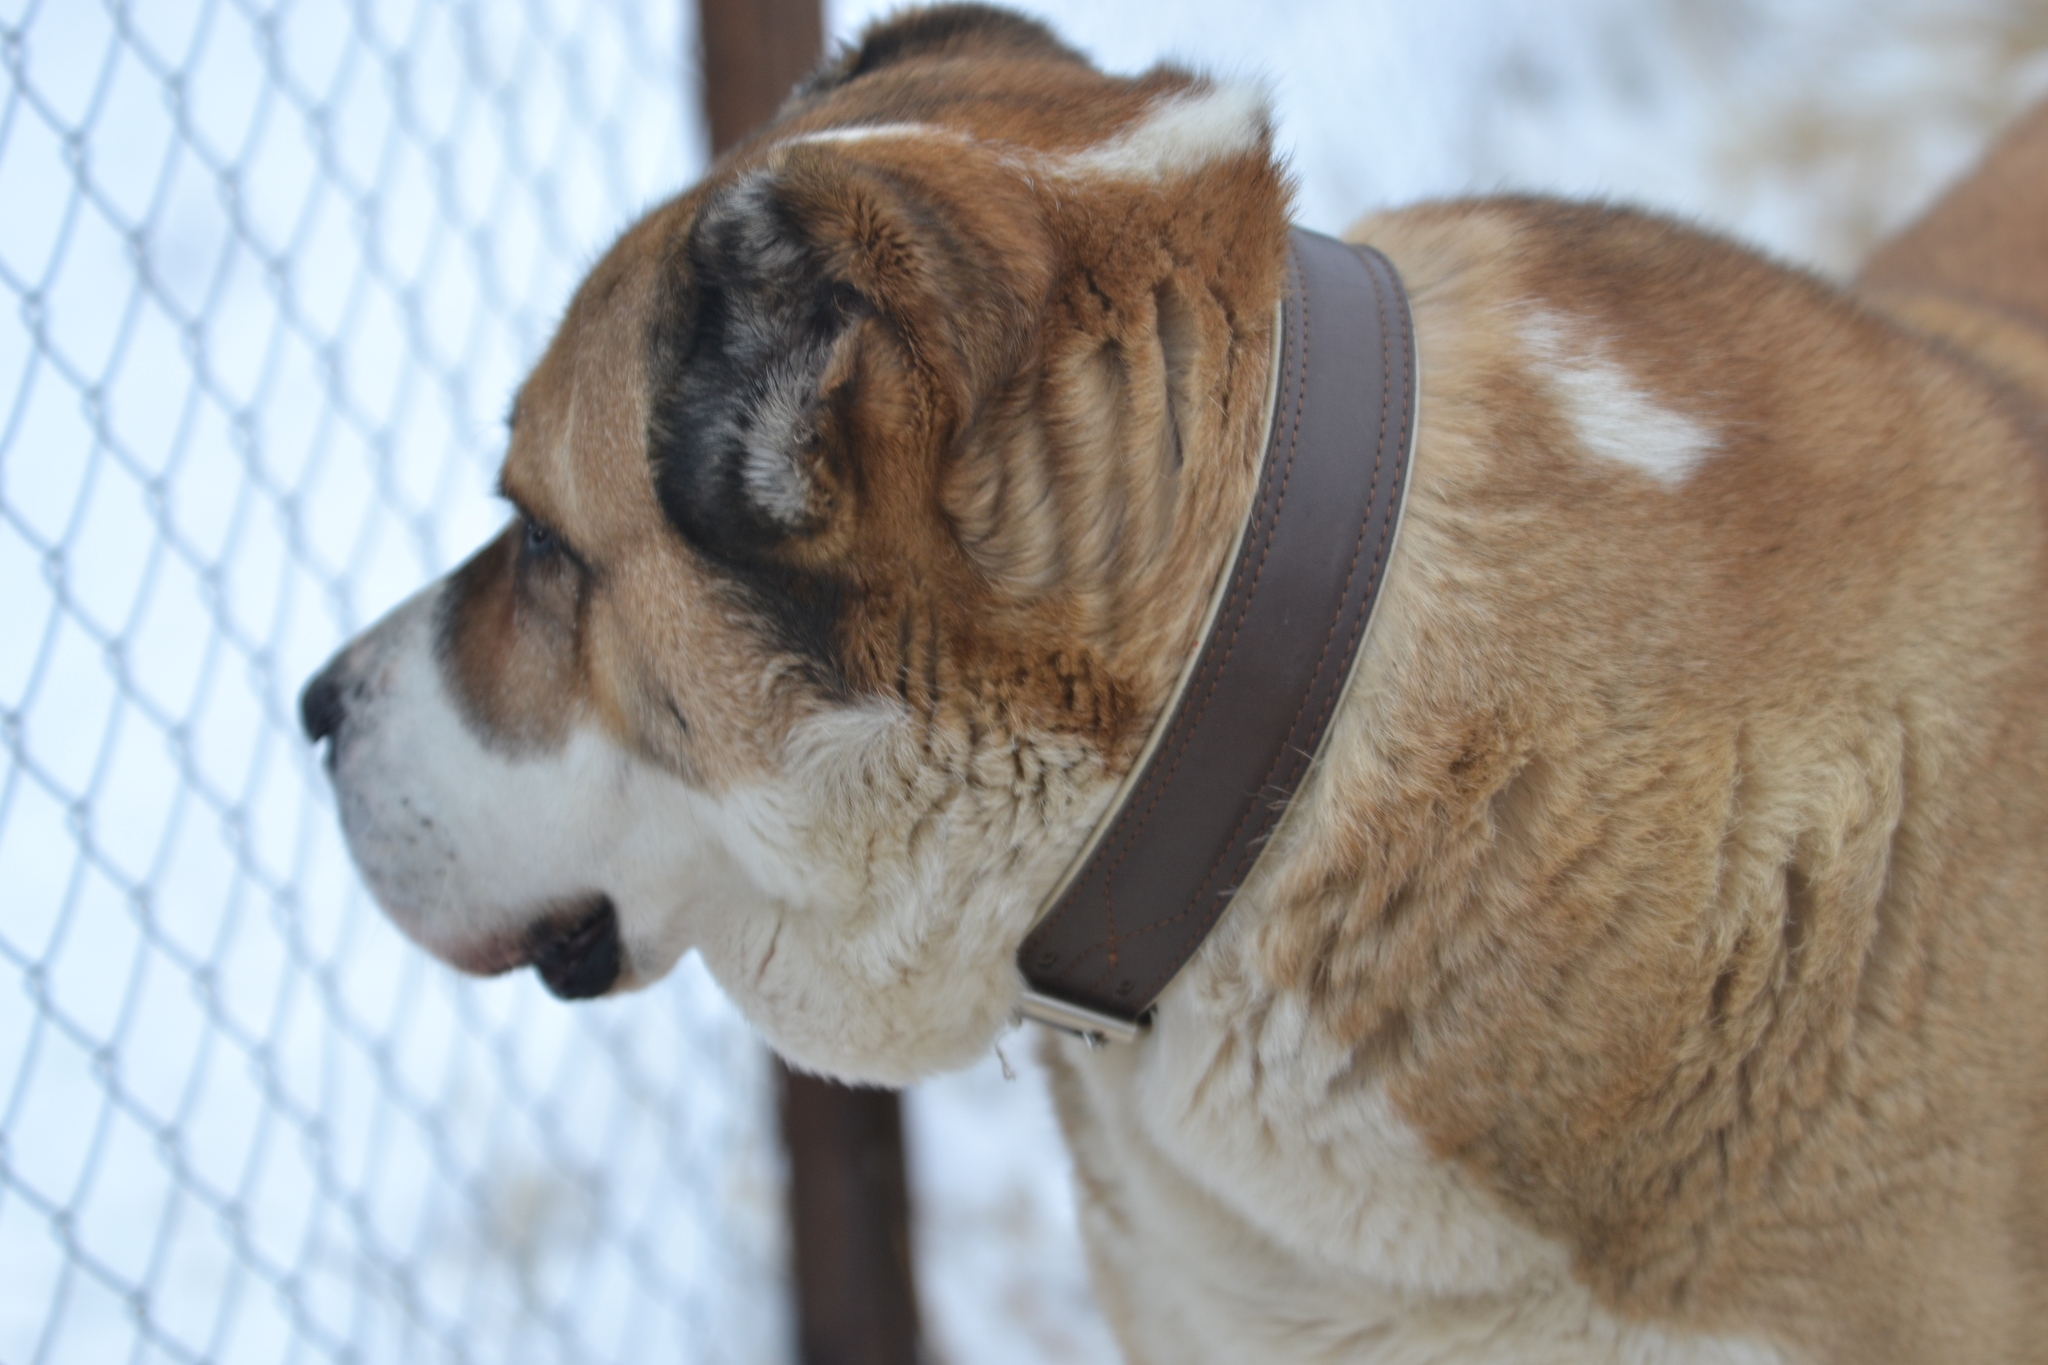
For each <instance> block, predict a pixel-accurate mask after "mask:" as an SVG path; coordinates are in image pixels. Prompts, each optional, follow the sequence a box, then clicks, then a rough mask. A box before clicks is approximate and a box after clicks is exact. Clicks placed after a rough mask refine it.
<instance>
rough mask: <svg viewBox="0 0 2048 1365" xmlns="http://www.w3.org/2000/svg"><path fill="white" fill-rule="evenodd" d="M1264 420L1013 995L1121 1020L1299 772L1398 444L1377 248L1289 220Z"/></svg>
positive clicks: (1384, 275)
mask: <svg viewBox="0 0 2048 1365" xmlns="http://www.w3.org/2000/svg"><path fill="white" fill-rule="evenodd" d="M1280 331H1281V336H1280V354H1279V357H1278V363H1277V366H1276V369H1277V378H1276V388H1275V391H1274V400H1273V410H1272V412H1273V415H1272V419H1271V422H1270V435H1269V436H1268V439H1267V444H1266V452H1265V460H1264V464H1263V467H1262V470H1261V473H1260V479H1259V488H1258V492H1257V495H1256V497H1255V498H1254V501H1253V504H1252V509H1251V513H1250V515H1249V517H1248V518H1247V519H1246V523H1245V529H1244V533H1243V535H1242V537H1241V538H1240V540H1239V542H1238V548H1237V557H1236V559H1235V561H1234V562H1233V565H1232V567H1231V569H1230V572H1229V575H1228V576H1227V578H1226V579H1225V580H1224V582H1223V583H1222V584H1220V585H1219V588H1218V593H1217V596H1216V599H1215V605H1214V607H1213V608H1212V611H1211V614H1210V620H1209V626H1208V629H1207V632H1206V634H1205V637H1204V639H1203V643H1202V647H1201V649H1200V651H1199V652H1198V653H1197V654H1196V656H1195V658H1194V660H1193V661H1192V662H1191V664H1190V665H1189V667H1188V668H1187V669H1186V670H1185V671H1184V673H1183V674H1182V677H1181V681H1180V685H1179V689H1178V693H1177V695H1176V696H1175V698H1174V700H1173V703H1172V704H1171V705H1170V706H1169V707H1168V708H1167V709H1166V711H1165V713H1164V714H1163V716H1162V718H1161V720H1160V722H1159V724H1158V725H1157V726H1155V727H1154V731H1153V734H1152V736H1151V738H1150V740H1149V742H1148V744H1147V747H1146V749H1145V751H1144V752H1143V753H1142V754H1141V755H1140V757H1139V759H1138V762H1137V764H1136V765H1134V768H1133V772H1132V776H1131V777H1130V778H1129V779H1127V780H1126V782H1125V784H1124V786H1123V788H1122V790H1121V791H1120V792H1119V793H1118V799H1117V801H1116V802H1115V803H1114V805H1113V806H1112V809H1111V810H1110V812H1109V813H1108V815H1106V816H1105V817H1104V818H1103V820H1102V822H1101V823H1100V824H1098V825H1097V826H1096V830H1095V834H1094V837H1093V838H1092V839H1091V841H1090V842H1089V844H1088V845H1087V846H1086V847H1085V848H1084V849H1083V850H1082V851H1081V853H1080V855H1079V856H1078V857H1077V858H1076V859H1075V862H1074V865H1073V867H1072V869H1071V870H1070V871H1069V874H1068V876H1067V877H1066V879H1065V880H1064V881H1063V882H1062V883H1061V885H1060V887H1059V889H1058V890H1056V891H1055V892H1054V893H1053V896H1052V898H1051V900H1050V901H1049V903H1048V909H1047V910H1046V911H1045V913H1044V914H1042V915H1041V917H1040V920H1039V923H1038V927H1037V928H1036V929H1034V930H1033V931H1032V932H1031V935H1030V937H1028V938H1026V939H1025V940H1024V945H1023V947H1022V948H1021V949H1019V950H1018V965H1019V967H1020V968H1021V969H1022V970H1023V973H1024V978H1025V981H1026V983H1027V985H1028V986H1029V989H1028V990H1027V991H1026V993H1025V998H1024V1004H1023V1006H1022V1011H1023V1013H1024V1014H1025V1015H1026V1016H1027V1017H1029V1018H1032V1019H1036V1020H1038V1021H1039V1022H1041V1023H1046V1024H1051V1025H1054V1026H1055V1027H1059V1028H1064V1029H1067V1030H1069V1031H1071V1032H1074V1033H1078V1034H1081V1035H1082V1036H1083V1037H1086V1038H1088V1039H1089V1040H1090V1041H1091V1042H1101V1041H1103V1040H1105V1039H1113V1040H1118V1041H1128V1040H1130V1039H1133V1038H1135V1037H1136V1036H1137V1035H1138V1031H1139V1029H1140V1028H1141V1027H1142V1022H1141V1021H1143V1020H1144V1019H1145V1017H1146V1015H1147V1014H1148V1013H1149V1011H1150V1010H1151V1008H1152V1004H1153V1002H1154V1001H1155V1000H1157V999H1158V998H1159V995H1160V993H1161V992H1162V991H1164V990H1165V989H1166V987H1167V984H1168V983H1169V982H1171V981H1172V980H1173V978H1174V977H1175V975H1177V974H1178V973H1179V971H1180V969H1181V968H1182V967H1183V966H1185V965H1186V964H1187V961H1188V959H1189V958H1191V957H1193V956H1194V954H1195V951H1196V949H1198V948H1199V947H1201V944H1202V940H1203V939H1204V938H1206V937H1207V936H1208V934H1209V931H1210V930H1211V929H1212V928H1214V927H1215V925H1216V922H1217V921H1218V920H1219V919H1220V918H1221V917H1222V915H1223V911H1224V909H1225V908H1226V907H1227V906H1228V905H1229V904H1230V899H1231V896H1232V895H1233V894H1235V892H1236V891H1237V888H1238V887H1239V886H1241V885H1242V884H1243V883H1244V880H1245V878H1246V877H1247V876H1248V875H1249V874H1250V872H1251V870H1252V867H1253V865H1254V864H1255V863H1256V862H1257V860H1258V856H1259V852H1260V850H1261V849H1262V848H1264V847H1265V844H1266V841H1267V839H1268V838H1269V837H1270V836H1271V834H1272V832H1273V829H1274V827H1275V826H1276V825H1277V824H1278V823H1279V820H1280V817H1281V815H1282V813H1284V812H1285V810H1286V808H1287V803H1288V800H1289V799H1290V798H1291V797H1292V796H1293V795H1294V793H1295V792H1296V791H1298V790H1299V789H1300V787H1301V784H1302V781H1303V779H1304V778H1305V777H1306V776H1307V774H1308V771H1309V768H1310V766H1311V764H1312V763H1313V761H1314V755H1315V754H1316V753H1317V752H1318V750H1319V748H1320V747H1321V744H1322V740H1323V734H1324V731H1325V729H1326V728H1327V727H1328V724H1329V721H1330V719H1331V717H1332V716H1333V715H1334V714H1335V713H1336V709H1337V703H1338V700H1339V699H1340V698H1341V697H1342V695H1343V692H1344V686H1345V683H1346V681H1347V679H1349V677H1350V675H1351V668H1352V664H1353V661H1354V660H1355V659H1356V657H1357V655H1358V648H1359V644H1360V642H1361V641H1362V640H1363V639H1364V637H1365V632H1366V627H1367V625H1368V624H1369V623H1370V622H1371V620H1372V609H1373V604H1374V602H1375V601H1377V600H1378V597H1379V589H1380V583H1381V581H1382V579H1383V578H1384V576H1385V573H1386V567H1387V563H1388V560H1389V557H1390V552H1391V551H1392V549H1393V544H1394V533H1395V530H1396V528H1397V527H1398V526H1399V523H1400V518H1401V508H1402V504H1403V501H1404V497H1405V495H1406V493H1407V488H1408V471H1409V466H1410V464H1411V463H1412V461H1413V458H1414V450H1415V429H1416V420H1415V417H1416V402H1417V398H1418V376H1417V371H1416V359H1415V332H1414V326H1413V323H1412V322H1411V320H1410V318H1409V314H1408V296H1407V293H1406V291H1404V290H1403V289H1402V287H1401V279H1400V276H1399V275H1398V274H1396V273H1395V270H1394V267H1393V265H1392V264H1391V263H1389V262H1388V260H1387V258H1386V257H1384V256H1382V255H1381V254H1380V253H1379V252H1377V251H1375V250H1373V249H1372V248H1371V247H1359V246H1350V245H1347V244H1345V243H1343V242H1339V241H1336V240H1335V239H1333V238H1330V237H1325V236H1322V235H1321V234H1319V233H1313V232H1308V231H1305V230H1303V229H1300V228H1296V229H1295V230H1294V231H1293V232H1292V233H1291V234H1290V247H1289V252H1288V266H1287V284H1286V292H1285V293H1284V294H1283V296H1282V299H1281V319H1280Z"/></svg>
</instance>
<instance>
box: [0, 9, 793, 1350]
mask: <svg viewBox="0 0 2048 1365" xmlns="http://www.w3.org/2000/svg"><path fill="white" fill-rule="evenodd" d="M690 22H691V19H690V10H689V6H688V5H687V4H686V3H684V0H645V2H644V3H643V2H642V0H589V2H588V3H580V2H578V0H478V2H477V3H467V4H465V3H458V2H457V0H175V2H174V0H0V68H4V73H0V100H4V103H0V205H4V207H0V1361H5V1362H8V1365H44V1363H45V1362H90V1363H91V1365H106V1363H107V1362H122V1361H126V1362H158V1361H177V1362H197V1361H208V1362H231V1361H232V1362H240V1361H250V1362H261V1363H262V1365H278V1362H297V1361H327V1360H333V1361H366V1362H376V1363H378V1365H385V1363H387V1362H413V1361H442V1360H447V1361H477V1362H481V1361H501V1360H503V1361H515V1360H516V1361H554V1360H560V1361H573V1362H578V1363H579V1365H581V1363H582V1362H598V1361H611V1360H621V1361H633V1362H645V1361H658V1360H670V1361H688V1362H693V1365H694V1363H695V1362H722V1361H745V1362H758V1361H764V1360H772V1359H778V1358H781V1357H783V1356H784V1355H785V1353H786V1340H785V1336H786V1328H785V1327H784V1302H783V1297H784V1286H783V1283H782V1279H783V1270H782V1262H783V1256H782V1248H781V1246H780V1237H781V1232H780V1227H781V1174H780V1170H779V1166H778V1164H777V1163H778V1161H779V1158H778V1157H777V1156H776V1155H775V1152H776V1150H777V1149H776V1146H775V1143H774V1141H773V1136H772V1131H773V1129H772V1117H771V1115H772V1095H771V1094H770V1093H769V1089H768V1078H767V1073H766V1070H765V1068H764V1065H763V1058H762V1056H761V1054H760V1052H759V1049H758V1045H757V1044H755V1043H754V1042H753V1041H751V1039H750V1038H749V1036H748V1035H747V1034H746V1032H745V1030H744V1028H743V1026H742V1025H741V1024H740V1023H739V1022H738V1020H737V1019H736V1018H735V1017H734V1016H733V1014H732V1013H731V1011H730V1010H729V1008H728V1007H727V1006H726V1005H725V1004H724V1003H723V1001H722V1000H721V999H720V997H719V996H718V995H717V992H716V991H715V990H714V989H713V988H712V987H711V985H710V983H709V982H708V981H707V980H706V979H704V977H703V976H702V974H701V972H700V971H699V970H698V969H697V968H696V967H695V965H694V963H691V964H686V966H685V968H684V969H683V970H682V971H681V972H679V973H678V975H677V979H675V980H673V981H671V982H670V983H668V984H666V985H664V986H662V987H659V988H657V989H655V990H653V991H650V992H647V993H646V994H644V995H642V996H639V997H636V998H633V999H630V1000H625V1001H619V1002H608V1003H604V1004H600V1005H597V1006H596V1007H582V1008H578V1009H575V1010H571V1009H568V1008H565V1007H562V1006H560V1005H558V1004H556V1003H555V1002H553V1001H551V1000H548V999H546V998H545V997H544V996H543V995H541V994H540V992H539V990H538V988H537V986H536V985H535V984H534V983H532V982H531V981H530V980H526V979H523V978H525V977H526V976H528V975H529V974H525V973H522V974H519V976H520V978H522V979H505V980H499V981H492V982H483V983H477V982H465V981H462V980H459V979H457V978H456V977H455V976H454V975H453V974H452V973H449V972H447V971H445V970H444V969H442V968H440V967H438V966H436V965H434V964H432V963H430V962H429V961H428V960H427V959H426V958H425V957H424V955H422V954H420V953H418V952H417V951H415V950H413V949H411V948H410V947H408V946H407V945H405V944H403V943H402V942H401V941H399V939H398V937H397V935H396V934H395V933H394V932H393V931H392V930H391V929H390V928H389V927H388V926H387V925H386V924H385V923H384V921H383V919H382V918H381V917H380V916H379V915H378V914H377V913H376V911H375V909H374V907H372V906H371V905H370V904H369V903H368V902H367V900H366V899H365V897H364V896H363V894H362V893H361V892H360V891H359V890H358V889H357V884H356V880H355V877H354V874H353V872H352V871H351V870H350V869H349V867H348V863H347V858H346V855H345V853H344V851H343V849H342V847H341V845H340V841H339V836H338V834H337V827H336V823H335V820H334V816H333V811H332V809H331V807H330V805H329V801H328V797H327V794H326V787H325V784H324V782H321V781H318V780H316V779H317V778H318V773H317V771H316V768H315V764H314V761H313V758H312V755H311V754H310V753H309V751H308V749H307V747H306V746H305V745H304V743H303V742H302V741H301V740H300V739H299V738H298V736H297V733H296V726H295V724H294V713H293V703H294V694H295V692H296V689H297V687H298V685H299V683H300V681H301V680H302V679H303V678H304V677H305V676H306V675H307V674H308V673H309V672H310V671H311V670H312V669H313V668H314V667H315V666H316V665H317V664H318V663H319V662H320V660H321V659H322V658H324V657H325V656H326V654H327V653H328V652H329V651H330V650H331V649H332V648H333V647H334V646H335V645H336V644H337V643H338V642H339V641H340V640H341V639H343V638H345V637H346V636H347V635H348V634H350V633H352V632H353V631H355V630H356V629H358V628H359V627H360V626H362V625H363V624H365V623H366V622H368V621H369V620H371V619H374V617H375V616H376V615H377V614H378V613H379V612H381V611H382V610H383V609H384V608H385V607H387V606H388V605H390V604H391V603H392V602H394V601H396V600H397V599H398V598H399V597H400V596H402V595H403V594H404V593H406V592H409V591H410V590H411V589H412V588H414V587H415V586H417V585H418V584H419V583H420V582H422V581H423V580H425V579H426V578H428V577H429V576H431V575H433V574H435V573H438V572H440V571H441V570H442V569H444V568H446V567H447V566H448V564H449V563H450V562H451V561H452V560H453V559H454V558H457V557H459V555H460V554H461V553H463V552H464V551H465V549H466V547H468V546H470V545H473V544H474V543H475V542H476V541H478V540H479V539H481V538H482V537H483V536H484V535H485V534H486V533H487V532H488V530H489V529H490V528H491V527H492V525H493V524H494V523H495V522H496V521H497V520H498V519H499V518H500V517H501V516H502V515H503V514H502V510H501V509H498V508H495V507H493V506H492V504H491V502H490V500H489V499H488V498H487V496H486V495H485V490H486V489H487V488H488V487H489V482H490V477H491V473H492V470H493V468H494V465H495V461H496V458H497V454H498V451H499V448H500V445H501V440H502V434H501V425H500V418H501V414H502V411H503V406H504V403H505V401H506V398H507V395H508V394H509V393H510V391H511V387H512V384H513V382H514V380H515V379H516V377H517V375H518V374H519V372H520V371H521V370H522V369H523V367H524V366H525V365H526V364H527V363H529V362H530V361H531V359H532V358H533V357H534V356H535V355H537V353H538V350H539V348H540V346H541V345H542V343H543V341H544V339H545V337H546V334H547V332H548V330H549V328H550V326H551V324H552V322H553V319H554V315H555V311H556V310H557V309H558V308H560V307H561V305H562V303H563V301H564V300H566V298H567V296H568V293H569V290H570V288H571V286H572V285H573V282H574V280H575V278H576V276H577V275H578V274H579V273H580V272H581V270H582V269H583V268H584V266H585V265H587V263H588V262H589V260H590V259H591V258H592V257H593V256H594V255H595V253H596V251H597V250H598V249H599V248H600V247H601V246H602V245H603V243H604V242H605V240H606V239H607V238H608V237H609V235H610V234H611V233H612V232H614V231H615V230H616V229H617V228H618V227H619V226H620V225H621V224H623V223H624V222H625V221H626V220H627V219H628V218H629V217H630V216H631V215H632V214H633V213H635V212H636V211H637V210H638V209H639V208H641V207H642V206H643V205H645V204H646V203H648V202H650V201H651V200H652V199H653V198H655V197H656V196H657V195H659V194H662V193H665V192H667V191H669V190H671V189H673V188H674V187H675V186H677V185H680V184H681V183H682V182H683V181H684V180H685V179H686V178H687V176H688V174H689V173H690V171H691V170H692V169H693V163H694V161H695V159H696V157H697V152H696V147H697V145H698V141H699V133H698V131H697V129H696V127H695V108H696V103H695V97H694V89H693V82H692V81H691V80H690V79H689V75H690V73H689V71H688V70H687V68H686V62H685V56H686V53H687V51H688V49H689V43H690V40H691V35H690V33H689V32H688V31H687V27H688V25H689V24H690Z"/></svg>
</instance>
